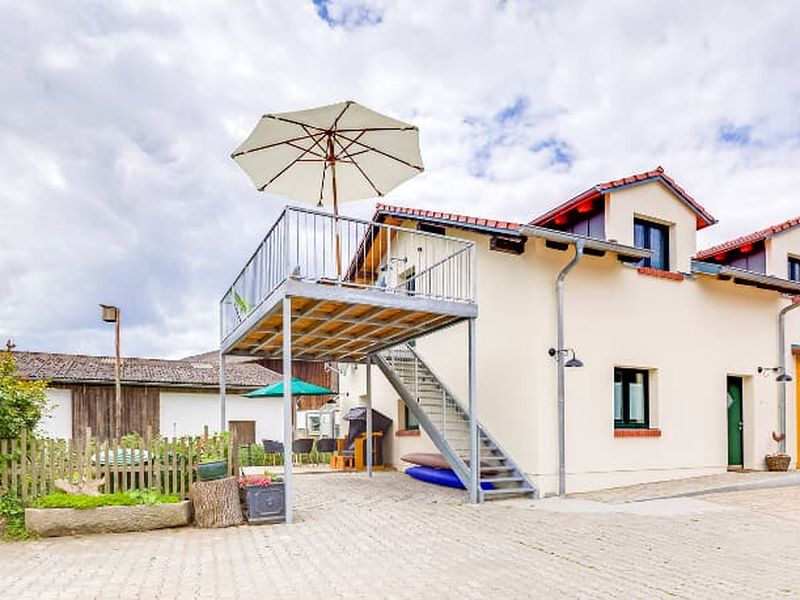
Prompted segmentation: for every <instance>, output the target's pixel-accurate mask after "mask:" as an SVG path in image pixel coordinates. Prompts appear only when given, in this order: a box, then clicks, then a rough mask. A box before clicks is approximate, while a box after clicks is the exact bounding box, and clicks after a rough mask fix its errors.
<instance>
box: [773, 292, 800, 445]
mask: <svg viewBox="0 0 800 600" xmlns="http://www.w3.org/2000/svg"><path fill="white" fill-rule="evenodd" d="M795 308H800V300H798V299H797V298H794V299H792V303H791V304H790V305H789V306H784V307H783V309H781V312H780V313H779V314H778V365H779V367H780V374H781V375H788V373H787V372H786V314H787V313H788V312H790V311H792V310H794V309H795ZM787 383H788V381H787V380H786V379H782V380H781V381H780V384H779V385H780V387H779V388H778V412H779V413H780V424H781V430H780V432H779V433H780V441H779V442H778V444H779V446H778V451H779V452H786V384H787Z"/></svg>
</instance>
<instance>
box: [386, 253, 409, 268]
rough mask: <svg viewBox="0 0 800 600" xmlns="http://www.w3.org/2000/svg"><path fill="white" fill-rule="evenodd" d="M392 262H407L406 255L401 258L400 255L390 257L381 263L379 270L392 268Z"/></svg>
mask: <svg viewBox="0 0 800 600" xmlns="http://www.w3.org/2000/svg"><path fill="white" fill-rule="evenodd" d="M394 262H399V263H403V264H406V263H407V262H408V257H407V256H404V257H403V258H400V257H397V256H393V257H391V258H390V259H389V260H387V261H386V264H385V265H381V271H383V272H386V271H388V270H389V269H391V268H392V263H394Z"/></svg>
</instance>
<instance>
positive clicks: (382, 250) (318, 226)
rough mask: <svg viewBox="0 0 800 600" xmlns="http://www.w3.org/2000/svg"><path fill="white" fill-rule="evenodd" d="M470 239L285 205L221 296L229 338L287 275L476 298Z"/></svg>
mask: <svg viewBox="0 0 800 600" xmlns="http://www.w3.org/2000/svg"><path fill="white" fill-rule="evenodd" d="M474 254H475V245H474V243H473V242H469V241H465V240H461V239H457V238H451V237H447V236H443V235H438V234H435V233H428V232H424V231H417V230H414V229H407V228H403V227H397V226H394V225H386V224H383V223H374V222H371V221H362V220H359V219H353V218H350V217H343V216H339V217H334V216H333V215H331V214H329V213H323V212H318V211H314V210H308V209H302V208H293V207H287V208H285V209H284V211H283V213H281V216H280V217H279V218H278V220H277V221H276V222H275V223H274V224H273V226H272V227H271V228H270V230H269V232H268V233H267V235H266V237H265V238H264V240H263V241H262V242H261V244H260V245H259V246H258V248H257V249H256V251H255V252H254V253H253V255H252V256H251V257H250V260H249V261H248V262H247V264H246V265H245V266H244V268H243V269H242V270H241V272H240V273H239V275H238V276H237V277H236V279H235V280H234V282H233V284H232V285H231V286H230V288H228V291H227V292H226V293H225V295H224V296H223V298H222V304H221V319H222V322H221V331H220V333H221V339H222V341H224V340H226V339H227V338H228V337H229V336H230V335H231V334H232V333H233V332H234V331H235V330H236V329H237V328H238V327H239V326H240V325H241V324H242V323H243V322H244V321H245V320H246V319H247V318H248V316H250V315H251V314H252V313H253V312H254V311H256V310H257V309H258V308H259V306H260V305H261V304H262V303H263V302H264V301H265V300H266V299H267V298H268V297H269V295H270V294H271V293H272V292H273V291H275V289H276V288H278V287H279V286H280V285H281V284H282V283H283V282H284V281H286V279H288V278H291V279H294V280H298V281H306V282H312V283H316V284H319V285H329V286H330V285H335V286H346V287H348V288H356V289H365V290H373V291H381V292H385V293H388V294H402V295H405V296H416V297H422V298H428V299H432V300H446V301H450V302H464V303H474V302H475V267H474Z"/></svg>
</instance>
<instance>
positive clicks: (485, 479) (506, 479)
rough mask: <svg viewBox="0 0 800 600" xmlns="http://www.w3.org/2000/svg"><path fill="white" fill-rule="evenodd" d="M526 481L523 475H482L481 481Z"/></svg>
mask: <svg viewBox="0 0 800 600" xmlns="http://www.w3.org/2000/svg"><path fill="white" fill-rule="evenodd" d="M520 481H525V480H524V479H523V478H522V477H520V476H519V475H517V476H516V477H481V483H517V482H520Z"/></svg>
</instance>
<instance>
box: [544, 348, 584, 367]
mask: <svg viewBox="0 0 800 600" xmlns="http://www.w3.org/2000/svg"><path fill="white" fill-rule="evenodd" d="M547 353H548V354H549V355H550V356H552V357H554V358H555V357H556V355H558V354H559V353H561V354H570V353H571V354H572V358H570V359H568V360H567V361H566V362H565V363H564V366H565V367H568V368H573V367H574V368H577V367H582V366H583V361H582V360H581V359H579V358H578V357H576V356H575V350H573V349H572V348H562V349H561V350H556V349H555V348H550V349H549V350H548V351H547Z"/></svg>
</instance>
